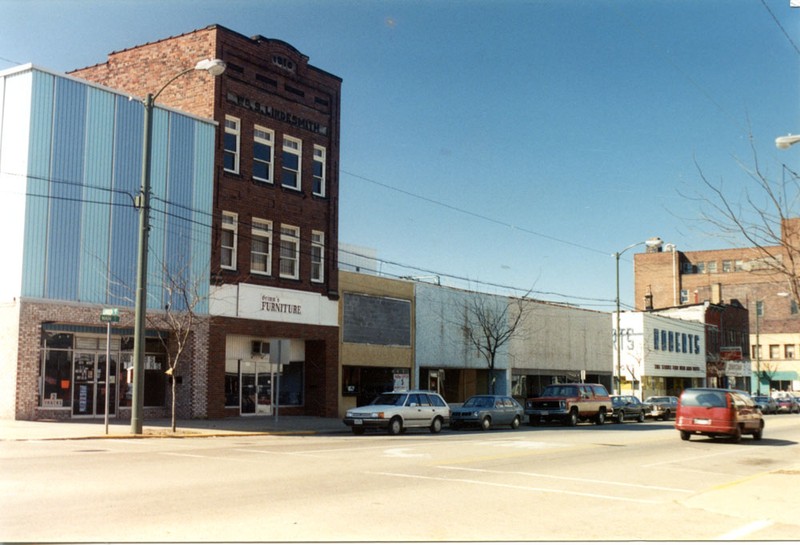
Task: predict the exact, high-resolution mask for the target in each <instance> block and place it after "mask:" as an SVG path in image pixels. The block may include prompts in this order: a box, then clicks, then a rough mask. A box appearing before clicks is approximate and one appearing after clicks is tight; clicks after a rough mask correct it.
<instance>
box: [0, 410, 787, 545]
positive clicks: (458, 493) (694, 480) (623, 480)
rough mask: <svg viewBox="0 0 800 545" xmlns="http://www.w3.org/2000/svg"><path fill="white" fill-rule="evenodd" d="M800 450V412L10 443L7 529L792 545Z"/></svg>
mask: <svg viewBox="0 0 800 545" xmlns="http://www.w3.org/2000/svg"><path fill="white" fill-rule="evenodd" d="M331 424H332V423H331ZM345 431H346V430H345ZM798 445H800V416H797V415H786V416H782V415H778V416H768V417H767V428H766V433H765V437H764V439H763V440H762V441H753V440H752V439H750V438H749V437H746V438H744V439H743V440H742V441H741V443H738V444H733V443H730V442H727V441H721V440H709V439H705V438H696V439H692V440H691V441H689V442H686V441H681V440H680V439H679V437H678V434H677V432H676V431H675V430H674V429H673V428H672V423H671V422H667V423H662V422H646V423H644V424H636V423H626V424H606V425H604V426H602V427H599V426H594V425H581V426H578V427H577V428H563V427H560V426H555V425H554V426H543V427H535V428H534V427H529V426H523V427H521V428H520V429H519V430H517V431H512V430H492V431H489V432H480V431H471V432H453V431H449V430H446V431H443V432H442V433H441V434H436V435H434V434H430V433H429V432H427V431H409V432H407V433H405V434H403V435H401V436H387V435H385V434H377V433H369V434H366V435H364V436H359V437H356V436H352V435H350V434H348V433H344V432H343V431H342V429H341V428H339V427H336V428H334V429H329V430H306V431H305V432H302V433H286V432H280V433H261V434H252V433H240V432H231V433H227V434H214V435H213V436H210V435H207V436H196V437H191V436H187V437H186V438H184V439H176V438H171V437H152V438H149V439H141V438H130V437H120V438H114V439H91V438H90V439H82V440H76V439H66V440H58V441H53V440H44V439H35V440H3V441H0V462H2V468H3V470H2V478H1V479H0V489H1V490H3V494H2V499H0V540H2V541H5V542H9V541H37V542H41V541H60V542H63V541H81V542H83V541H192V542H196V541H226V542H229V541H235V542H241V541H260V542H263V541H419V540H422V541H433V540H436V541H440V540H447V541H497V540H500V541H521V540H536V541H554V540H571V541H599V540H603V541H608V540H612V541H620V540H625V541H627V540H720V539H721V540H736V539H746V540H794V539H796V538H797V536H800V520H798V519H797V516H796V513H797V512H798V511H800V509H798V508H800V492H798V490H800V487H798V484H800V457H798V454H800V446H798ZM35 521H41V523H36V522H35Z"/></svg>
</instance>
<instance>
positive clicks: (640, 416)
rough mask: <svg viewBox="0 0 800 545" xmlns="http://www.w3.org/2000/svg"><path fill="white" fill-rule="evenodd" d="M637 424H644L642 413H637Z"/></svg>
mask: <svg viewBox="0 0 800 545" xmlns="http://www.w3.org/2000/svg"><path fill="white" fill-rule="evenodd" d="M636 421H637V422H644V413H643V412H642V413H639V417H638V418H637V419H636Z"/></svg>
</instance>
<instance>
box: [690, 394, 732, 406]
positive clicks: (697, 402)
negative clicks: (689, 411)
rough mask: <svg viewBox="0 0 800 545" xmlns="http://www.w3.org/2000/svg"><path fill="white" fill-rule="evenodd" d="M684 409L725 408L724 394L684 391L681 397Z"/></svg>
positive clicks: (725, 397) (726, 404) (726, 403)
mask: <svg viewBox="0 0 800 545" xmlns="http://www.w3.org/2000/svg"><path fill="white" fill-rule="evenodd" d="M681 403H682V404H683V406H684V407H727V406H728V401H727V396H726V395H725V392H715V391H705V390H686V391H684V392H683V395H682V396H681Z"/></svg>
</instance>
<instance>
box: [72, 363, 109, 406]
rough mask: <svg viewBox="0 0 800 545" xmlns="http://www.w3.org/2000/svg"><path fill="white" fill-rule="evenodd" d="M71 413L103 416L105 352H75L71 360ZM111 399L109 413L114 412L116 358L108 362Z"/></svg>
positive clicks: (104, 404)
mask: <svg viewBox="0 0 800 545" xmlns="http://www.w3.org/2000/svg"><path fill="white" fill-rule="evenodd" d="M73 363H74V366H73V371H72V373H73V375H72V376H73V387H72V415H73V416H87V417H95V416H104V415H105V414H106V354H105V352H103V353H97V352H88V351H86V352H76V353H75V357H74V359H73ZM109 371H110V374H111V380H110V381H108V382H110V388H111V391H110V398H109V400H108V414H109V415H113V414H116V410H115V408H116V391H117V384H116V382H117V381H116V377H117V359H116V358H115V357H114V356H112V357H111V361H110V369H109Z"/></svg>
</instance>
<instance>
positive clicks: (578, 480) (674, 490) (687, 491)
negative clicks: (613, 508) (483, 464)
mask: <svg viewBox="0 0 800 545" xmlns="http://www.w3.org/2000/svg"><path fill="white" fill-rule="evenodd" d="M437 467H439V468H440V469H451V470H455V471H469V472H473V473H492V474H499V475H523V476H526V477H539V478H544V479H555V480H561V481H577V482H581V483H592V484H606V485H612V486H628V487H631V488H644V489H646V490H662V491H665V492H680V493H683V494H688V493H692V492H694V490H686V489H684V488H670V487H666V486H653V485H646V484H634V483H623V482H618V481H601V480H597V479H582V478H579V477H561V476H556V475H546V474H544V473H530V472H528V471H497V470H492V469H476V468H468V467H455V466H437Z"/></svg>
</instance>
